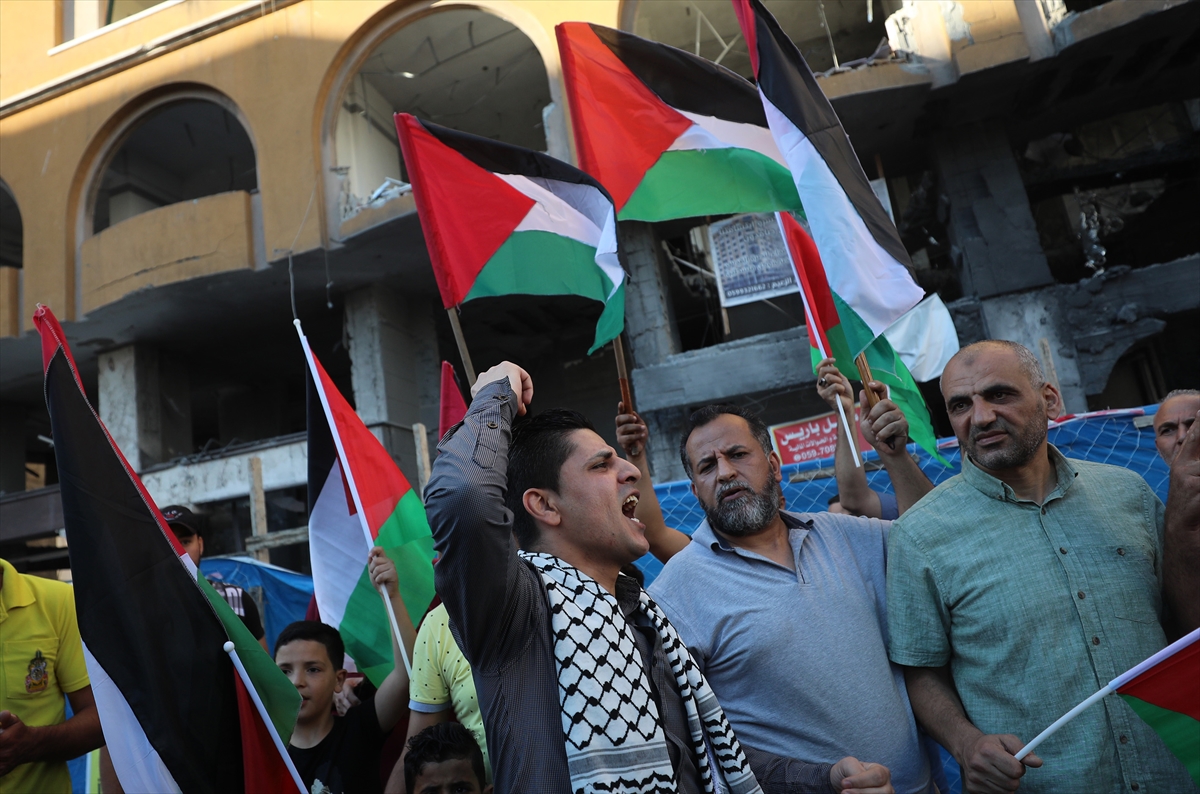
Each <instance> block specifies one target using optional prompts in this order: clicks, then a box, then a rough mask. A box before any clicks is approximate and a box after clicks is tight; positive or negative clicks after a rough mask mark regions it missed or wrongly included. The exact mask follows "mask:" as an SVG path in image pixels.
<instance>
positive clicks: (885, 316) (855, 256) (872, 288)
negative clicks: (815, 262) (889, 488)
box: [733, 0, 924, 421]
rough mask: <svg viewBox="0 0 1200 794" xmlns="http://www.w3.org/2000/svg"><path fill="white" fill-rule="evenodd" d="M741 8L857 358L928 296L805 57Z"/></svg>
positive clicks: (774, 123) (750, 7)
mask: <svg viewBox="0 0 1200 794" xmlns="http://www.w3.org/2000/svg"><path fill="white" fill-rule="evenodd" d="M733 6H734V10H735V11H736V13H737V17H738V22H739V24H740V25H741V28H742V35H743V36H744V38H745V39H746V44H747V45H748V47H749V50H750V62H751V65H752V66H753V68H754V74H755V76H756V77H757V79H758V93H759V97H760V99H761V102H762V106H763V110H764V111H765V113H766V117H767V123H768V125H769V126H770V129H771V134H772V135H773V136H774V138H775V142H776V144H777V145H778V146H779V150H780V151H781V152H782V153H783V157H784V160H785V161H786V162H787V165H788V168H789V170H790V171H791V173H792V178H793V179H794V180H795V185H796V192H797V193H798V194H799V196H800V200H801V201H802V202H804V211H805V212H804V214H805V217H806V219H807V222H808V225H809V230H810V232H811V234H812V238H813V240H814V241H815V242H816V245H817V249H818V250H819V251H820V252H821V259H822V260H823V262H824V265H825V273H826V276H827V280H828V282H829V287H830V289H831V290H832V292H833V294H834V296H835V297H836V299H837V300H838V301H839V303H838V310H839V317H840V318H841V320H842V332H843V335H844V336H845V339H846V344H847V346H848V348H849V351H850V353H851V355H852V356H853V355H858V353H860V352H862V351H864V350H867V349H868V348H869V347H870V345H871V343H872V342H873V341H874V340H875V338H876V337H878V336H880V335H881V334H882V333H883V332H884V329H886V328H887V327H888V326H889V325H891V324H892V323H893V322H894V321H895V320H896V319H898V318H899V317H900V316H901V315H902V314H904V313H905V312H907V311H908V310H909V309H911V308H912V307H914V306H916V305H917V304H918V303H919V302H920V300H921V297H922V296H923V295H924V290H922V289H921V288H920V287H919V286H917V284H916V282H915V281H913V278H912V275H911V274H910V272H909V268H911V266H912V262H911V261H910V259H909V257H908V252H907V251H905V249H904V245H903V244H902V243H901V242H900V235H899V233H898V232H897V231H896V227H895V225H894V224H893V223H892V222H891V220H890V219H889V218H888V216H887V214H886V213H885V212H884V209H883V205H881V204H880V203H879V198H878V197H877V196H876V195H875V193H874V192H873V191H872V190H871V186H870V184H869V183H868V182H867V177H866V174H864V173H863V170H862V166H861V165H859V162H858V157H857V155H855V153H854V149H853V147H851V145H850V139H849V138H848V137H847V136H846V132H845V130H844V129H842V123H841V122H840V121H839V120H838V117H837V114H836V113H835V112H834V110H833V106H832V105H830V104H829V100H828V99H827V98H826V97H825V94H824V93H822V92H821V88H820V87H819V86H818V85H817V81H816V78H815V77H814V76H813V73H812V70H811V69H809V68H808V64H806V63H805V62H804V58H803V56H801V55H800V50H798V49H797V48H796V45H795V44H793V43H792V41H791V39H789V38H788V37H787V35H786V34H785V33H784V32H783V30H782V29H780V27H779V24H778V23H777V22H776V21H775V18H774V17H773V16H771V14H770V12H769V11H767V10H766V8H764V7H763V5H762V3H761V2H760V0H733ZM843 308H845V309H847V310H849V311H850V312H851V313H852V314H853V315H855V319H851V318H850V317H849V316H848V315H846V314H844V313H842V309H843ZM871 366H872V369H873V368H874V366H875V364H874V362H872V365H871ZM850 371H853V370H850ZM880 380H882V378H881V379H880ZM910 421H911V420H910Z"/></svg>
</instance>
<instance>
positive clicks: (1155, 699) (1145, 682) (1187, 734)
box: [1108, 629, 1200, 786]
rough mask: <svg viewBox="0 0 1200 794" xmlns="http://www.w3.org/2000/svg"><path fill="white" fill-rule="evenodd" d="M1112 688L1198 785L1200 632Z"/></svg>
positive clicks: (1110, 684) (1199, 761)
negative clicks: (1155, 734) (1158, 737)
mask: <svg viewBox="0 0 1200 794" xmlns="http://www.w3.org/2000/svg"><path fill="white" fill-rule="evenodd" d="M1108 686H1109V688H1110V689H1112V690H1113V691H1114V692H1116V693H1117V694H1118V695H1120V696H1121V697H1122V698H1123V699H1124V701H1125V702H1126V703H1128V704H1129V707H1130V708H1132V709H1133V710H1134V711H1135V712H1136V713H1137V715H1138V716H1139V717H1141V718H1142V719H1143V720H1145V722H1146V724H1147V725H1149V726H1150V727H1151V728H1153V729H1154V732H1155V733H1157V734H1158V735H1159V736H1160V737H1161V738H1162V740H1163V743H1164V744H1165V745H1167V747H1168V748H1169V749H1170V750H1171V752H1172V753H1174V754H1175V755H1176V757H1178V758H1179V760H1180V761H1182V762H1183V765H1184V766H1185V767H1187V770H1188V773H1189V774H1190V775H1191V776H1192V780H1194V781H1196V785H1197V786H1200V629H1197V630H1196V631H1193V632H1192V633H1191V634H1189V635H1187V636H1186V637H1183V638H1182V639H1180V640H1178V641H1176V642H1174V643H1172V644H1171V645H1168V646H1167V647H1166V648H1163V649H1162V650H1161V651H1159V652H1158V653H1156V654H1154V655H1153V656H1151V657H1150V658H1149V659H1147V660H1146V661H1144V662H1142V663H1141V664H1139V665H1137V666H1136V667H1134V668H1133V669H1131V670H1129V671H1128V672H1126V673H1124V674H1122V675H1119V676H1117V677H1116V678H1114V679H1113V680H1112V682H1111V683H1109V685H1108Z"/></svg>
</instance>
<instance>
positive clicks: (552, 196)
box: [322, 113, 625, 614]
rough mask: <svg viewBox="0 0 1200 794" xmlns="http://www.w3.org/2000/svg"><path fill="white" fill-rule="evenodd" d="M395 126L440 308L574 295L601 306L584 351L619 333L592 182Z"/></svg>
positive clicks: (455, 137)
mask: <svg viewBox="0 0 1200 794" xmlns="http://www.w3.org/2000/svg"><path fill="white" fill-rule="evenodd" d="M396 132H397V133H398V134H399V136H400V149H401V151H402V152H403V154H404V163H405V165H406V166H407V168H408V175H409V181H410V182H412V186H413V197H414V198H415V199H416V202H417V215H418V217H420V219H421V228H422V229H423V230H424V232H425V244H426V246H427V247H428V249H429V258H430V260H431V261H432V262H433V272H434V275H435V276H436V277H437V283H438V289H439V290H440V291H441V294H442V304H443V305H444V306H445V307H446V308H447V309H449V308H451V307H454V306H458V305H459V304H461V303H463V302H464V301H469V300H473V299H475V298H483V297H495V296H500V295H512V294H525V295H578V296H581V297H584V298H590V299H592V300H595V301H598V302H600V303H601V304H602V305H603V306H604V309H603V312H602V313H601V315H600V319H599V320H598V321H597V323H596V336H595V341H594V342H593V344H592V347H591V350H589V351H588V352H589V353H591V352H593V351H595V350H597V349H599V348H600V347H601V346H603V345H604V344H606V343H607V342H609V341H610V340H612V339H613V338H614V337H615V336H617V335H618V334H619V333H621V330H622V329H623V328H624V327H625V273H624V271H622V270H621V265H620V264H619V263H618V261H617V224H616V217H615V215H614V212H613V204H612V199H611V198H609V195H608V193H606V192H605V190H604V188H603V187H601V186H600V183H599V182H597V181H596V180H595V179H593V178H592V177H590V176H588V175H587V174H585V173H583V172H582V171H580V170H579V169H577V168H572V167H571V166H569V165H567V164H566V163H563V162H560V161H559V160H555V159H554V158H553V157H550V156H548V155H545V154H541V153H540V152H534V151H531V150H529V149H523V148H521V147H519V146H510V145H509V144H506V143H499V142H497V141H493V140H489V139H488V138H481V137H479V136H477V135H469V134H467V133H465V132H456V131H455V130H450V129H447V128H445V127H439V126H438V125H436V124H431V123H429V122H427V121H419V120H418V119H416V118H414V117H413V116H410V115H409V114H407V113H397V114H396ZM322 614H324V612H323V611H322Z"/></svg>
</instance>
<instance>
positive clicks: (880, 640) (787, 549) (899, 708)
mask: <svg viewBox="0 0 1200 794" xmlns="http://www.w3.org/2000/svg"><path fill="white" fill-rule="evenodd" d="M884 403H885V405H884V409H883V410H884V411H885V412H887V411H891V410H893V409H895V406H894V405H892V404H891V403H890V401H886V400H885V401H884ZM892 435H898V436H899V437H900V439H901V441H904V440H905V437H906V436H907V424H905V423H896V424H895V425H894V426H892V427H890V428H889V429H886V430H885V429H882V428H881V432H880V433H879V439H878V440H879V441H881V442H886V441H887V440H888V438H890V437H891V436H892ZM680 457H681V459H682V461H683V465H684V469H685V470H686V471H687V472H688V475H689V477H690V478H691V481H692V493H694V494H695V495H696V497H697V499H698V500H699V502H700V504H701V506H702V507H703V508H704V511H705V514H706V516H707V520H706V521H705V522H704V523H702V524H701V525H700V527H699V528H698V529H697V530H696V532H695V533H694V534H693V535H692V542H691V543H689V544H687V546H686V547H685V548H683V549H682V550H681V551H679V552H678V553H677V554H675V556H674V557H672V558H671V560H670V562H668V563H667V565H666V567H665V568H664V569H663V572H662V573H661V574H660V575H659V576H658V578H657V579H656V580H655V582H654V583H653V584H652V585H651V587H650V594H651V595H652V596H653V598H654V600H655V601H656V602H657V603H658V604H659V605H660V606H661V607H662V608H663V611H664V612H666V614H667V616H668V617H669V618H670V619H671V623H672V625H674V626H675V628H676V629H677V630H678V632H679V635H680V636H681V637H682V638H683V640H684V642H685V643H686V644H687V646H688V650H689V651H691V655H692V657H693V658H694V659H695V660H696V662H697V664H698V665H699V666H700V668H701V670H702V671H703V673H704V675H705V678H706V679H707V680H708V682H709V683H710V684H711V685H712V688H713V691H714V692H715V693H716V695H717V699H718V700H720V702H721V705H722V706H723V707H724V708H725V714H726V716H727V717H728V719H729V722H730V724H731V725H733V728H734V730H736V731H737V734H738V736H739V737H741V738H742V740H743V741H744V742H746V743H747V744H750V745H753V746H754V747H758V748H761V749H763V750H768V751H770V752H772V753H775V754H778V755H781V756H786V757H791V758H803V759H805V760H809V761H818V762H825V763H829V762H832V761H835V760H836V759H838V758H841V757H842V756H845V755H850V756H853V757H856V758H862V759H866V760H870V761H873V762H877V763H879V764H882V765H884V766H886V767H887V768H888V769H890V770H891V773H892V782H893V785H895V787H896V790H897V791H903V792H911V793H914V794H915V793H917V792H926V791H930V790H931V789H932V781H931V773H930V764H929V761H928V759H927V756H926V753H925V752H923V748H922V743H921V739H920V738H919V736H918V733H917V726H916V722H915V721H914V719H913V714H912V710H911V708H910V707H909V703H908V696H907V694H906V692H905V686H904V677H903V674H902V672H901V671H900V670H899V669H898V668H896V667H894V666H893V665H891V664H890V663H889V662H888V658H887V645H886V641H887V640H886V637H887V623H886V617H887V615H886V610H885V605H884V594H885V584H884V573H885V566H886V556H885V552H886V544H887V533H888V528H889V523H890V522H887V521H880V520H879V519H875V518H860V517H855V516H850V515H839V514H834V513H824V512H822V513H811V514H805V513H789V512H783V511H781V510H780V509H779V502H780V499H779V497H780V486H779V481H780V479H781V473H780V461H779V456H778V455H777V454H776V453H775V452H774V451H773V450H772V447H771V440H770V436H769V434H768V432H767V428H766V427H765V426H764V425H763V423H762V421H761V420H759V419H758V418H757V417H755V416H753V415H752V414H750V413H748V412H747V411H745V410H744V409H742V408H739V407H738V406H735V405H712V406H709V407H707V408H702V409H700V410H699V411H696V412H695V413H693V414H692V415H691V417H690V419H689V421H688V426H687V430H686V432H685V433H684V436H683V439H682V441H681V443H680Z"/></svg>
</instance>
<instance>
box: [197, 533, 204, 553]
mask: <svg viewBox="0 0 1200 794" xmlns="http://www.w3.org/2000/svg"><path fill="white" fill-rule="evenodd" d="M196 544H197V545H198V546H199V547H200V556H201V557H203V556H204V536H203V535H197V536H196Z"/></svg>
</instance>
